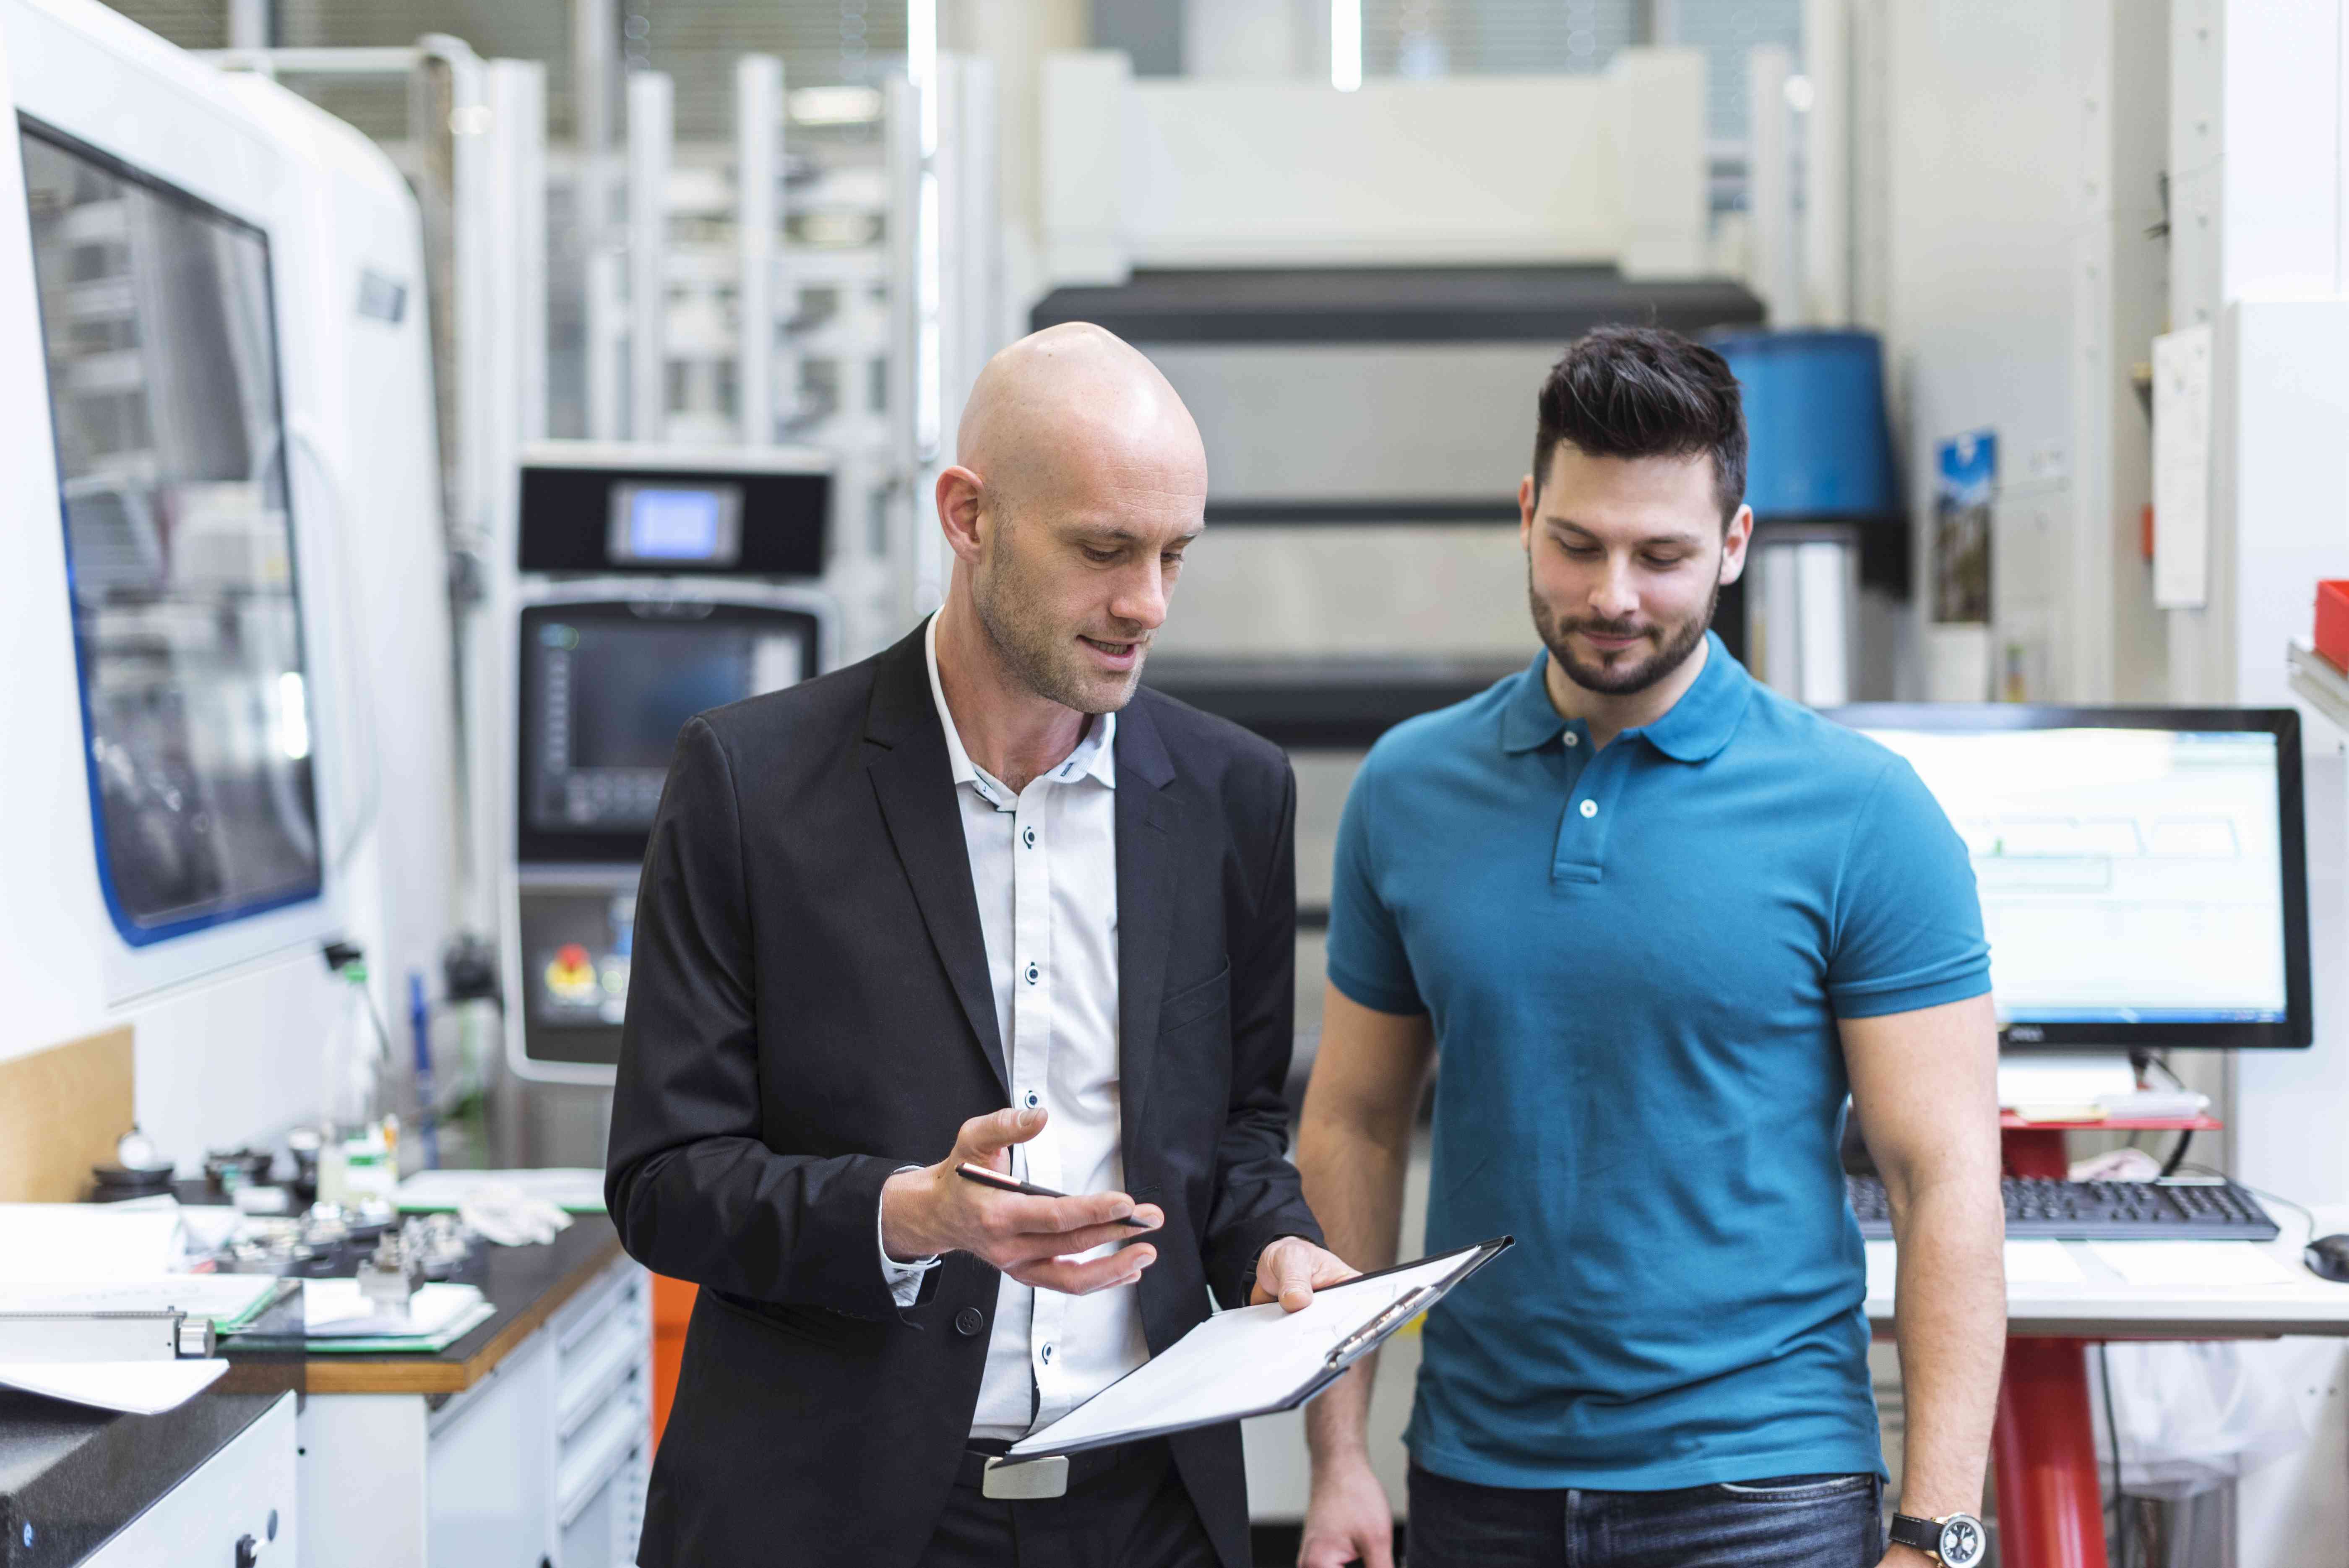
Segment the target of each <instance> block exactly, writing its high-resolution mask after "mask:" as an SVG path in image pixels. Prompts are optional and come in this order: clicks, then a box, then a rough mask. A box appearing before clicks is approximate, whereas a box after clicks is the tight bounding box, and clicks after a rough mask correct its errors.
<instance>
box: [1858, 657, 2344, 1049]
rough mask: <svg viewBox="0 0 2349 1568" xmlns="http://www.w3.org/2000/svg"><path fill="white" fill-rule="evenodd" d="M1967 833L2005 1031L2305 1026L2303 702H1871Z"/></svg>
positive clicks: (2277, 1030)
mask: <svg viewBox="0 0 2349 1568" xmlns="http://www.w3.org/2000/svg"><path fill="white" fill-rule="evenodd" d="M1826 716H1827V717H1829V718H1832V719H1834V720H1836V721H1837V722H1840V723H1844V724H1847V725H1849V726H1850V727H1852V728H1853V729H1856V730H1858V731H1860V732H1863V733H1865V734H1867V735H1868V736H1869V737H1871V738H1872V739H1874V740H1876V741H1878V742H1882V743H1883V744H1884V745H1886V746H1889V747H1890V748H1891V749H1892V750H1893V751H1895V752H1898V753H1900V755H1902V756H1903V757H1905V758H1907V759H1908V760H1909V764H1910V765H1911V766H1913V767H1914V768H1915V769H1916V770H1917V774H1918V776H1919V777H1920V778H1921V779H1922V780H1924V782H1925V785H1926V787H1927V788H1928V789H1930V790H1931V791H1932V792H1933V794H1934V796H1935V798H1937V799H1938V800H1939V801H1940V803H1941V807H1942V809H1943V810H1944V811H1946V812H1948V813H1949V815H1950V821H1951V824H1952V825H1954V826H1956V828H1957V830H1958V833H1959V836H1961V837H1962V838H1963V839H1964V840H1965V842H1966V847H1967V849H1968V851H1969V852H1970V853H1971V857H1972V861H1973V869H1974V880H1975V885H1976V886H1977V888H1979V889H1980V891H1981V896H1982V922H1983V926H1984V928H1985V929H1986V931H1987V934H1988V936H1989V938H1990V947H1991V986H1992V1001H1993V1002H1994V1004H1995V1006H1996V1008H1997V1012H1998V1022H1999V1035H2000V1041H2001V1044H2003V1045H2007V1046H2013V1047H2022V1048H2026V1049H2028V1048H2031V1047H2059V1048H2064V1049H2072V1050H2076V1049H2079V1048H2082V1047H2094V1046H2102V1047H2108V1048H2109V1047H2117V1046H2128V1047H2142V1048H2147V1049H2155V1050H2167V1049H2173V1048H2177V1047H2184V1046H2216V1047H2226V1048H2245V1047H2263V1046H2264V1047H2287V1048H2291V1047H2302V1046H2305V1045H2307V1044H2309V1042H2310V1039H2311V1037H2312V1033H2313V1030H2312V1020H2311V1016H2310V1005H2309V967H2308V865H2307V856H2306V849H2305V837H2306V835H2305V826H2304V821H2303V818H2302V804H2301V761H2300V715H2299V714H2298V712H2296V711H2294V710H2292V709H2290V708H2054V707H2032V706H2024V705H2021V704H2015V703H1863V704H1857V705H1854V706H1850V707H1846V708H1838V709H1831V710H1827V711H1826Z"/></svg>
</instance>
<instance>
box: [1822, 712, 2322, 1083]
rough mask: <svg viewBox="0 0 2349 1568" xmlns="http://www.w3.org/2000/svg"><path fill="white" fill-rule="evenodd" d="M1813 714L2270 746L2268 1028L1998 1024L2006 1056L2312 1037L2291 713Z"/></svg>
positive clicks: (2279, 1045)
mask: <svg viewBox="0 0 2349 1568" xmlns="http://www.w3.org/2000/svg"><path fill="white" fill-rule="evenodd" d="M1820 713H1821V715H1822V716H1823V717H1825V718H1827V719H1831V720H1833V721H1835V722H1837V723H1839V724H1842V725H1843V726H1845V727H1846V728H1847V729H1852V730H1858V731H1861V732H1867V731H1870V730H1922V731H1930V732H1940V733H1957V734H1980V733H1992V732H2013V731H2018V730H2153V731H2165V732H2171V733H2189V732H2204V733H2225V732H2237V733H2251V732H2261V733H2266V734H2270V735H2273V736H2274V737H2275V741H2276V829H2277V832H2276V838H2277V844H2278V853H2279V854H2280V855H2281V857H2282V866H2281V867H2279V870H2280V871H2281V874H2282V889H2283V946H2284V1016H2283V1018H2282V1021H2280V1022H2272V1023H2033V1022H2029V1021H2024V1022H2023V1023H2005V1024H2001V1025H2000V1026H1999V1032H1998V1037H1999V1045H2000V1047H2001V1049H2002V1050H2010V1051H2024V1052H2028V1051H2079V1050H2083V1049H2098V1048H2101V1049H2106V1050H2149V1051H2174V1050H2221V1051H2299V1050H2306V1049H2307V1048H2308V1047H2309V1046H2310V1045H2311V1044H2313V1042H2314V1039H2315V1017H2314V1007H2313V993H2312V984H2311V980H2310V966H2309V932H2308V824H2307V816H2306V801H2305V798H2304V795H2305V784H2304V781H2303V779H2302V772H2301V769H2302V762H2301V743H2300V711H2299V710H2298V709H2296V708H2147V707H2075V706H2064V705H2054V704H2037V703H2021V702H1855V703H1850V704H1847V705H1846V706H1844V707H1840V708H1824V709H1821V710H1820Z"/></svg>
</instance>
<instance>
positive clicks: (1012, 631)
mask: <svg viewBox="0 0 2349 1568" xmlns="http://www.w3.org/2000/svg"><path fill="white" fill-rule="evenodd" d="M1005 545H1009V540H1000V541H999V543H998V548H999V550H1002V549H1003V547H1004V546H1005ZM1007 566H1008V563H1006V562H1005V561H1003V560H1002V559H1001V558H1000V557H999V558H998V559H997V560H996V561H994V562H992V563H990V564H989V566H988V569H987V570H985V571H982V572H978V573H976V574H974V575H973V576H972V578H971V585H970V589H971V592H970V601H971V606H972V607H973V608H975V609H977V610H978V624H979V628H980V629H981V630H982V631H984V632H985V633H986V634H987V639H988V641H989V642H991V643H993V644H994V645H995V649H996V651H997V652H998V653H999V654H1001V655H1002V656H1003V661H1004V663H1005V664H1007V665H1008V666H1009V667H1010V670H1011V672H1012V674H1013V675H1015V676H1016V677H1018V679H1019V683H1020V684H1021V685H1023V686H1025V687H1027V688H1028V690H1030V691H1033V692H1034V693H1035V694H1036V695H1037V696H1039V697H1041V698H1043V699H1045V700H1046V701H1052V702H1058V703H1059V704H1061V706H1062V707H1063V708H1073V709H1074V710H1076V711H1078V712H1080V713H1114V712H1116V711H1118V710H1119V709H1121V708H1123V707H1124V706H1125V705H1126V704H1127V703H1128V702H1130V701H1133V689H1134V687H1135V686H1137V685H1139V684H1140V683H1141V680H1142V664H1143V659H1144V658H1146V657H1147V656H1148V652H1149V650H1148V649H1147V648H1146V647H1144V648H1143V649H1137V650H1136V653H1137V657H1136V658H1135V659H1134V661H1133V670H1131V671H1129V672H1128V673H1127V674H1126V675H1125V676H1124V678H1123V680H1116V679H1114V678H1109V679H1105V678H1103V677H1102V675H1101V674H1099V673H1096V672H1094V671H1092V670H1089V669H1088V668H1087V667H1086V665H1085V663H1084V654H1083V653H1082V652H1081V650H1080V649H1078V648H1077V647H1076V646H1075V645H1074V642H1073V640H1071V639H1063V638H1062V636H1061V630H1060V628H1058V627H1056V626H1054V625H1053V624H1052V618H1051V615H1050V611H1048V610H1046V609H1044V608H1043V607H1041V606H1040V605H1039V604H1038V603H1037V602H1036V601H1035V599H1034V598H1033V597H1031V596H1030V595H1028V594H1025V593H1023V592H1021V591H1020V589H1019V586H1018V585H1019V581H1020V577H1019V571H1018V570H1017V568H1016V567H1012V568H1010V569H1007Z"/></svg>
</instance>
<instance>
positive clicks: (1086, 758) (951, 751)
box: [922, 615, 1117, 805]
mask: <svg viewBox="0 0 2349 1568" xmlns="http://www.w3.org/2000/svg"><path fill="white" fill-rule="evenodd" d="M922 657H923V659H925V660H926V661H927V663H928V665H929V670H930V701H932V702H934V703H936V705H937V710H938V728H939V729H941V730H943V731H945V732H946V736H947V763H948V765H949V766H951V767H952V768H953V770H954V781H955V783H957V784H970V785H973V786H975V787H977V788H978V791H979V793H980V794H984V795H986V796H987V797H988V800H989V801H990V803H993V804H996V805H1001V804H1002V803H1001V802H998V801H996V800H995V796H996V794H998V793H1000V794H1004V795H1006V796H1010V795H1012V794H1016V793H1017V792H1015V791H1014V790H1012V789H1011V788H1010V786H1009V785H1008V784H1004V783H1003V781H1001V780H1000V779H998V778H997V777H995V776H994V775H993V774H989V773H988V772H987V771H986V770H985V769H983V768H981V767H980V766H979V765H978V763H974V762H972V761H971V760H970V752H969V751H968V748H966V747H965V746H964V745H963V743H962V735H961V733H960V732H958V731H957V730H956V728H955V722H954V714H953V713H952V712H951V711H948V710H947V690H946V688H945V686H943V685H941V684H940V683H939V681H938V618H937V616H936V615H933V616H931V617H930V622H929V624H928V625H927V626H926V627H924V628H922ZM1116 742H1117V715H1116V714H1114V713H1102V714H1098V715H1096V716H1095V722H1093V723H1091V724H1088V725H1086V726H1085V733H1084V738H1083V739H1082V740H1081V741H1079V742H1077V749H1076V750H1075V751H1073V752H1071V753H1069V754H1068V755H1067V756H1066V757H1065V758H1063V759H1062V760H1061V764H1060V765H1059V766H1058V767H1056V768H1054V769H1053V770H1052V772H1051V775H1050V776H1051V780H1052V782H1053V783H1054V784H1073V783H1075V782H1076V781H1077V780H1079V779H1081V778H1091V779H1097V780H1099V781H1100V782H1101V783H1102V784H1106V785H1107V786H1109V787H1110V788H1111V789H1115V788H1116V787H1117V744H1116Z"/></svg>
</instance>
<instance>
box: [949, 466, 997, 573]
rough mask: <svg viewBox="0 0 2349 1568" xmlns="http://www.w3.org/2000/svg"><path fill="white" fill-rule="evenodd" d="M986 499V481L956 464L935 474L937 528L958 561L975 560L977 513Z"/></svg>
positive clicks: (977, 531)
mask: <svg viewBox="0 0 2349 1568" xmlns="http://www.w3.org/2000/svg"><path fill="white" fill-rule="evenodd" d="M986 499H987V483H986V481H984V480H982V479H980V478H979V476H978V474H976V473H973V472H971V471H970V470H969V469H967V468H964V467H963V466H961V465H960V464H959V463H957V465H955V466H954V467H952V468H949V469H947V471H946V472H943V473H941V474H939V475H938V483H937V506H938V531H939V532H940V533H942V534H944V535H946V540H947V549H949V550H952V551H953V552H954V553H955V558H956V559H957V560H959V561H965V562H969V563H972V564H974V565H975V564H976V563H977V562H978V551H979V513H980V510H981V508H982V506H983V504H984V503H985V502H986Z"/></svg>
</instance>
